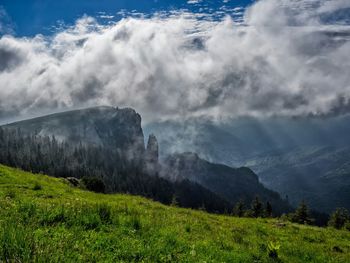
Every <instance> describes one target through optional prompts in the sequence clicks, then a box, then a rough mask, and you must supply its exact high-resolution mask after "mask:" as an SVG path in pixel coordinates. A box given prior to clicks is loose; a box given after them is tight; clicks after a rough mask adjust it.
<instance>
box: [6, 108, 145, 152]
mask: <svg viewBox="0 0 350 263" xmlns="http://www.w3.org/2000/svg"><path fill="white" fill-rule="evenodd" d="M3 127H4V128H13V129H20V130H21V132H23V133H24V134H32V135H39V136H52V135H54V136H55V137H56V139H57V140H59V141H68V142H70V143H75V144H78V143H80V142H82V143H84V144H92V145H97V146H103V147H111V148H116V149H121V150H122V151H132V152H136V153H140V154H142V153H143V151H144V136H143V131H142V128H141V116H140V115H139V114H138V113H136V112H135V110H133V109H130V108H121V109H119V108H114V107H107V106H105V107H104V106H101V107H94V108H87V109H81V110H74V111H67V112H61V113H56V114H51V115H47V116H43V117H38V118H34V119H29V120H24V121H20V122H15V123H11V124H8V125H4V126H3Z"/></svg>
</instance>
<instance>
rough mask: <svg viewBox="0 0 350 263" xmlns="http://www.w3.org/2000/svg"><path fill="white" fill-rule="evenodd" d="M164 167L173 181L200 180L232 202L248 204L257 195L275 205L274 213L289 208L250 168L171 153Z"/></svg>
mask: <svg viewBox="0 0 350 263" xmlns="http://www.w3.org/2000/svg"><path fill="white" fill-rule="evenodd" d="M164 167H165V168H164V169H163V171H162V176H163V177H164V178H167V179H170V180H171V181H174V182H178V181H183V180H190V181H192V182H195V183H198V184H200V185H202V186H204V187H206V188H207V189H209V190H211V191H212V192H214V193H216V194H217V195H219V196H221V197H222V198H224V199H226V200H229V201H230V202H231V203H233V204H235V203H237V202H239V201H243V202H244V203H245V204H246V205H248V207H249V205H250V203H251V201H252V200H253V199H254V198H255V197H256V196H258V197H259V198H260V199H261V200H262V201H263V202H265V203H266V202H267V201H269V202H270V203H271V204H272V207H273V208H274V213H275V214H281V213H282V212H286V211H288V208H289V204H288V202H287V201H284V200H282V199H281V198H280V196H279V194H278V193H276V192H273V191H271V190H268V189H266V188H265V187H264V186H263V185H262V184H261V183H260V182H259V179H258V176H257V175H256V174H255V173H254V172H253V171H252V170H251V169H249V168H246V167H241V168H232V167H229V166H227V165H222V164H215V163H210V162H208V161H205V160H203V159H201V158H199V156H198V155H197V154H195V153H183V154H173V155H171V156H168V157H167V158H166V159H165V161H164Z"/></svg>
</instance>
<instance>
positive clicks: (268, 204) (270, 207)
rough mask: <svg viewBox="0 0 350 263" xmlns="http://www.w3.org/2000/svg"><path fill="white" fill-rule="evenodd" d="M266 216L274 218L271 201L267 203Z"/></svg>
mask: <svg viewBox="0 0 350 263" xmlns="http://www.w3.org/2000/svg"><path fill="white" fill-rule="evenodd" d="M265 215H266V217H272V206H271V203H270V202H269V201H267V202H266V208H265Z"/></svg>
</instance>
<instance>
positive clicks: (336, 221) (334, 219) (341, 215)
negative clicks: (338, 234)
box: [328, 208, 350, 229]
mask: <svg viewBox="0 0 350 263" xmlns="http://www.w3.org/2000/svg"><path fill="white" fill-rule="evenodd" d="M349 221H350V216H349V212H348V210H347V209H345V208H337V209H336V210H335V211H334V212H333V214H332V215H331V217H330V219H329V222H328V225H329V226H332V227H334V228H337V229H341V228H343V227H344V225H345V224H346V223H347V222H349Z"/></svg>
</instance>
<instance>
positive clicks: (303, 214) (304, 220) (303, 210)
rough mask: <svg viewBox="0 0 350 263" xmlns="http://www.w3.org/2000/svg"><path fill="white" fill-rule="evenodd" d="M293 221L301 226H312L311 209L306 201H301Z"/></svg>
mask: <svg viewBox="0 0 350 263" xmlns="http://www.w3.org/2000/svg"><path fill="white" fill-rule="evenodd" d="M292 221H293V222H295V223H299V224H308V225H309V224H311V222H312V219H311V217H310V213H309V209H308V207H307V205H306V203H305V201H304V200H302V201H301V203H300V205H299V207H298V208H297V209H296V210H295V213H294V214H293V216H292Z"/></svg>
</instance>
